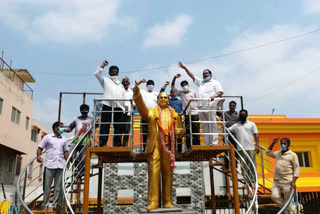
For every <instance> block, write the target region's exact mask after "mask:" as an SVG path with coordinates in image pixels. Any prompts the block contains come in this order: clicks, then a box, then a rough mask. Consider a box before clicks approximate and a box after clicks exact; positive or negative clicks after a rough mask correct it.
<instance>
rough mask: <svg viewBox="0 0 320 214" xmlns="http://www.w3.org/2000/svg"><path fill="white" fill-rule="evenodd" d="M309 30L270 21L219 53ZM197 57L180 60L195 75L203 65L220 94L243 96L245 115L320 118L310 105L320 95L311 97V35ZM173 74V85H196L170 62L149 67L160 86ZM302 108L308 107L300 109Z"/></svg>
mask: <svg viewBox="0 0 320 214" xmlns="http://www.w3.org/2000/svg"><path fill="white" fill-rule="evenodd" d="M310 29H312V26H303V27H302V26H286V25H275V26H273V27H271V28H269V29H265V30H263V31H253V30H248V31H246V33H245V34H244V35H243V36H241V38H238V37H237V36H235V37H234V39H232V40H231V42H230V45H228V46H227V47H225V48H224V50H223V51H222V53H229V52H232V51H235V50H240V49H246V48H248V47H253V46H257V45H261V44H265V43H272V42H273V41H277V40H281V39H284V38H287V37H291V36H294V35H300V34H303V33H305V32H309V31H310ZM214 55H216V54H214ZM202 58H203V60H201V59H200V60H199V62H197V63H192V64H188V63H187V62H186V63H185V64H186V66H187V67H188V68H189V70H190V71H191V72H193V73H194V74H195V75H196V76H198V77H200V78H201V76H202V71H203V69H205V68H209V69H210V70H211V71H212V72H213V76H214V78H216V79H217V80H219V81H220V82H221V84H222V86H223V88H224V92H225V95H232V96H243V97H244V106H245V108H247V109H248V110H249V112H250V113H251V114H252V113H254V114H270V113H271V109H272V108H276V113H283V114H287V115H288V116H292V115H293V116H295V117H297V116H299V117H316V116H317V117H320V113H319V111H318V109H317V108H316V105H320V100H319V99H315V98H316V97H318V91H320V84H318V80H319V79H320V62H319V59H320V44H319V39H318V35H317V34H314V35H313V34H311V35H308V36H306V37H302V38H299V39H293V40H288V41H285V42H281V43H277V44H273V45H269V46H265V47H262V48H258V49H254V50H249V51H245V52H241V53H237V54H234V55H231V56H228V57H222V58H215V59H212V60H210V59H209V60H205V59H208V58H209V57H208V56H203V57H202ZM162 70H164V68H162ZM177 73H181V74H182V77H180V78H179V79H177V82H176V86H178V87H179V86H180V82H181V81H182V80H187V81H188V82H189V85H190V86H191V87H192V88H195V89H196V86H195V85H194V84H193V83H192V80H191V78H190V77H189V76H188V75H187V74H186V73H185V72H184V71H183V70H182V69H181V68H179V67H178V66H177V65H176V64H175V65H171V66H169V68H166V69H165V70H164V71H162V72H158V70H155V72H153V73H152V77H153V79H155V80H156V84H158V85H160V84H164V82H165V81H166V80H169V81H171V80H172V78H173V76H174V75H175V74H177ZM237 101H239V100H237ZM306 108H308V111H304V109H306Z"/></svg>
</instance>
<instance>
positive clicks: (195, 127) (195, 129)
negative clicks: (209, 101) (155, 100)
mask: <svg viewBox="0 0 320 214" xmlns="http://www.w3.org/2000/svg"><path fill="white" fill-rule="evenodd" d="M179 77H181V74H177V75H175V76H174V77H173V80H172V83H171V88H172V90H176V91H178V93H177V96H180V98H181V102H182V111H183V112H184V122H185V125H184V127H186V146H187V149H189V148H190V146H191V136H190V129H192V133H195V134H196V135H192V145H200V135H197V134H199V133H200V124H199V122H198V121H199V114H198V112H197V110H198V106H197V101H192V102H190V104H189V105H188V103H189V101H190V100H191V99H193V98H196V97H197V96H196V92H195V91H194V90H193V89H191V88H189V83H188V81H187V80H183V81H182V82H181V83H180V86H181V90H178V89H177V88H176V87H175V82H176V79H177V78H179ZM186 108H187V109H186ZM190 118H191V121H190Z"/></svg>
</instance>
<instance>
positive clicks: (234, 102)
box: [229, 100, 237, 105]
mask: <svg viewBox="0 0 320 214" xmlns="http://www.w3.org/2000/svg"><path fill="white" fill-rule="evenodd" d="M232 103H233V104H235V105H237V103H236V101H233V100H232V101H230V103H229V105H231V104H232Z"/></svg>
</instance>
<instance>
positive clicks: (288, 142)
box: [280, 137, 290, 146]
mask: <svg viewBox="0 0 320 214" xmlns="http://www.w3.org/2000/svg"><path fill="white" fill-rule="evenodd" d="M283 140H285V141H287V144H288V146H290V139H289V138H287V137H284V138H281V140H280V142H281V141H283Z"/></svg>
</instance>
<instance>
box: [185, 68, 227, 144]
mask: <svg viewBox="0 0 320 214" xmlns="http://www.w3.org/2000/svg"><path fill="white" fill-rule="evenodd" d="M179 67H180V68H182V69H183V70H185V71H186V73H187V74H188V75H189V76H190V77H191V79H192V80H193V82H194V84H195V85H196V86H198V87H199V90H198V92H197V97H198V98H206V99H208V101H199V102H198V108H199V110H201V111H200V112H199V118H200V121H203V123H201V126H202V129H203V133H207V134H208V135H204V137H203V138H204V141H205V143H206V145H216V144H218V135H217V133H218V127H217V124H216V123H214V121H216V112H215V111H214V110H217V105H218V101H217V100H215V98H218V97H221V96H222V94H223V89H222V86H221V84H220V82H219V81H217V80H215V79H213V78H212V73H211V71H210V70H209V69H205V70H204V71H203V74H202V77H203V78H202V79H200V78H199V77H196V76H195V75H194V74H193V73H191V72H190V71H189V69H188V68H187V67H185V66H184V65H183V64H182V63H181V62H179ZM209 100H210V101H209ZM207 110H211V111H207ZM207 121H211V122H213V123H207ZM211 134H213V135H211Z"/></svg>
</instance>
